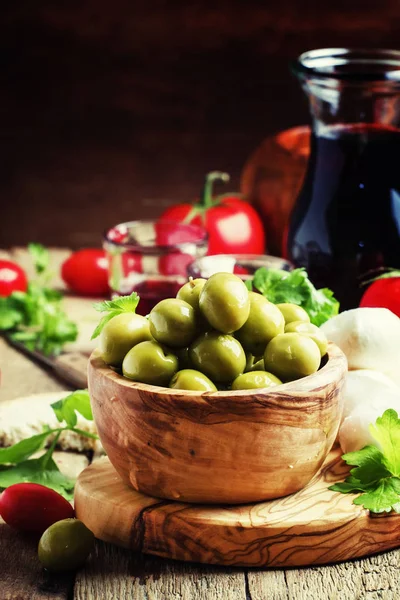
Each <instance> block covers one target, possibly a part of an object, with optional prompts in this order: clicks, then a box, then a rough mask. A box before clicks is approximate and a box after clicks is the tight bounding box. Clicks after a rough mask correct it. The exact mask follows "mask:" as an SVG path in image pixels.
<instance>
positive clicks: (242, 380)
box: [232, 371, 282, 390]
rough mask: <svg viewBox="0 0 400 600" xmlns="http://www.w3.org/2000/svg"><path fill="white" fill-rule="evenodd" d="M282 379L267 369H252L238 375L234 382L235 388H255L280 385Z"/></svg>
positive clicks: (233, 387) (233, 386)
mask: <svg viewBox="0 0 400 600" xmlns="http://www.w3.org/2000/svg"><path fill="white" fill-rule="evenodd" d="M281 383H282V381H281V380H280V379H278V377H275V375H273V374H272V373H267V371H252V372H250V373H243V374H242V375H239V377H236V379H235V381H234V382H233V383H232V389H233V390H254V389H257V388H268V387H272V386H274V385H280V384H281Z"/></svg>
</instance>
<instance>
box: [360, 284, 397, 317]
mask: <svg viewBox="0 0 400 600" xmlns="http://www.w3.org/2000/svg"><path fill="white" fill-rule="evenodd" d="M360 306H372V307H375V306H378V307H382V308H388V309H389V310H391V311H392V312H394V314H395V315H397V316H398V317H400V276H399V277H385V278H382V279H376V280H375V281H374V282H373V283H371V285H370V286H369V288H368V289H367V290H366V292H365V293H364V295H363V297H362V298H361V302H360Z"/></svg>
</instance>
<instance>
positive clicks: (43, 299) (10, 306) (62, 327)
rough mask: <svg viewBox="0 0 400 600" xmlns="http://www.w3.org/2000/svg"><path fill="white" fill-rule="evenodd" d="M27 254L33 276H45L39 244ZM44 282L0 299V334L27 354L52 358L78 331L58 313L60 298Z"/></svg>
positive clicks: (44, 260) (45, 261)
mask: <svg viewBox="0 0 400 600" xmlns="http://www.w3.org/2000/svg"><path fill="white" fill-rule="evenodd" d="M29 250H30V253H31V255H32V258H33V260H34V263H35V269H36V272H37V274H38V275H39V274H40V275H43V274H45V270H46V268H47V265H48V258H49V257H48V252H47V250H46V249H45V248H44V247H43V246H41V245H40V244H30V245H29ZM44 279H45V278H44V277H41V278H40V280H38V281H31V282H30V283H29V285H28V289H27V291H26V292H13V293H12V294H11V295H10V296H9V297H8V298H0V331H6V332H7V335H8V337H9V338H10V339H11V340H12V341H15V342H19V343H21V344H23V345H24V346H25V348H27V349H28V350H32V351H33V350H37V351H39V352H42V353H43V354H45V355H47V356H49V355H53V356H56V355H57V354H59V353H60V352H61V351H62V349H63V347H64V345H65V343H66V342H73V341H74V340H76V338H77V335H78V330H77V326H76V324H75V323H73V322H72V321H70V320H69V319H68V317H67V315H66V314H65V313H64V311H63V309H62V305H61V299H62V295H61V294H60V292H58V291H56V290H53V289H51V288H48V287H46V286H45V285H44V283H43V282H44Z"/></svg>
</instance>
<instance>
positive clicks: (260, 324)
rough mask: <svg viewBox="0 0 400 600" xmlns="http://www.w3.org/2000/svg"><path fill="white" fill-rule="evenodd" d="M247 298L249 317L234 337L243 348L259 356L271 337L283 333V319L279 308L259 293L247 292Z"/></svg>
mask: <svg viewBox="0 0 400 600" xmlns="http://www.w3.org/2000/svg"><path fill="white" fill-rule="evenodd" d="M249 300H250V313H249V317H248V319H247V321H246V323H245V324H244V325H243V327H241V328H240V329H239V331H237V332H236V333H235V337H236V338H237V339H238V340H239V342H240V343H241V344H242V346H243V348H244V349H245V350H247V351H248V352H251V353H252V354H254V355H255V356H259V355H260V354H262V353H263V352H264V350H265V347H266V345H267V344H268V342H270V341H271V340H272V338H274V337H275V336H276V335H278V334H279V333H283V331H284V328H285V319H284V318H283V315H282V313H281V311H280V310H279V308H277V307H276V306H275V304H272V303H271V302H269V301H268V300H267V299H266V298H264V296H262V295H261V294H256V292H249Z"/></svg>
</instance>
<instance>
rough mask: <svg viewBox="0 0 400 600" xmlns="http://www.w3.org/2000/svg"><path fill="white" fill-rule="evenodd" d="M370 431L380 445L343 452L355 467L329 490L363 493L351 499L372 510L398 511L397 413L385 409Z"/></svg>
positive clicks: (399, 438) (399, 444)
mask: <svg viewBox="0 0 400 600" xmlns="http://www.w3.org/2000/svg"><path fill="white" fill-rule="evenodd" d="M370 431H371V434H372V436H373V437H374V439H375V440H376V441H377V443H378V444H379V445H380V448H378V447H377V446H375V445H372V444H371V445H369V446H365V447H364V448H362V449H361V450H358V451H357V452H348V453H347V454H344V455H343V456H342V458H343V460H344V461H345V462H346V463H347V464H348V465H353V466H355V467H356V468H355V469H352V470H351V471H350V475H349V477H347V479H346V480H345V481H344V482H343V483H336V484H335V485H332V486H331V487H330V488H329V489H330V490H332V491H334V492H341V493H343V494H348V493H357V492H364V493H363V494H361V495H360V496H358V497H357V498H355V499H354V500H353V502H354V504H358V505H361V506H364V508H366V509H368V510H370V511H371V512H376V513H381V512H390V511H392V510H394V511H396V512H400V478H399V476H398V475H399V469H400V419H399V417H398V414H397V412H396V411H395V410H393V409H391V408H389V409H388V410H386V411H385V412H384V413H383V415H382V416H381V417H378V418H377V420H376V423H375V425H370Z"/></svg>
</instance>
